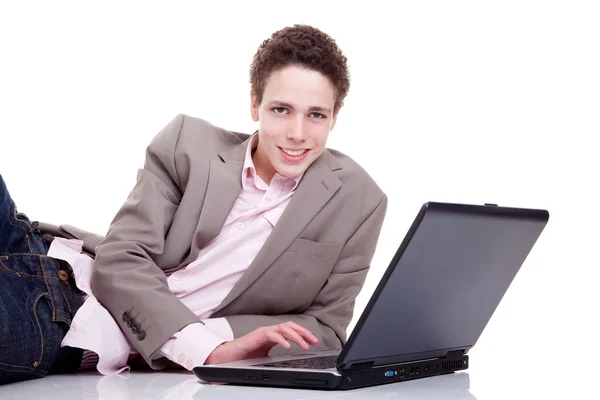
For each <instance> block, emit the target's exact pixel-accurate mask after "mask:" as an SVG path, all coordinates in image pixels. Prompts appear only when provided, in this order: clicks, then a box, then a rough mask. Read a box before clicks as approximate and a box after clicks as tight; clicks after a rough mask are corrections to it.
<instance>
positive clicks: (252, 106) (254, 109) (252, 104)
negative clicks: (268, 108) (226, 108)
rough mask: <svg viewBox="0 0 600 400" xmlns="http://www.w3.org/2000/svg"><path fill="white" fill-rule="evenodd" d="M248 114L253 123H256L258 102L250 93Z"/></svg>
mask: <svg viewBox="0 0 600 400" xmlns="http://www.w3.org/2000/svg"><path fill="white" fill-rule="evenodd" d="M250 114H251V115H252V119H253V120H254V122H258V119H259V117H258V102H257V101H256V96H254V95H253V94H252V93H250Z"/></svg>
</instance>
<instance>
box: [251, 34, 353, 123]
mask: <svg viewBox="0 0 600 400" xmlns="http://www.w3.org/2000/svg"><path fill="white" fill-rule="evenodd" d="M346 62H347V58H346V56H344V55H343V54H342V51H341V50H340V49H339V47H338V46H337V44H336V43H335V40H333V39H332V38H331V37H330V36H329V35H327V34H326V33H324V32H322V31H320V30H318V29H317V28H314V27H312V26H308V25H294V26H293V27H285V28H283V29H281V30H279V31H277V32H275V33H273V34H272V35H271V37H270V38H269V39H266V40H265V41H264V42H262V44H261V45H260V46H259V48H258V50H257V51H256V54H254V57H253V58H252V64H251V65H250V84H251V90H252V95H254V96H256V101H257V102H258V103H259V104H260V103H261V102H262V97H263V92H264V90H265V85H266V83H267V79H268V78H269V77H270V76H271V74H272V73H273V72H275V71H278V70H280V69H282V68H285V67H288V66H290V65H296V66H300V67H303V68H307V69H310V70H313V71H317V72H320V73H322V74H323V75H325V76H326V77H327V78H329V80H330V81H331V83H332V84H333V86H334V87H335V89H336V101H335V106H334V112H337V111H339V109H340V108H341V107H342V105H343V104H344V98H345V97H346V95H347V94H348V90H349V89H350V73H349V72H348V66H347V64H346Z"/></svg>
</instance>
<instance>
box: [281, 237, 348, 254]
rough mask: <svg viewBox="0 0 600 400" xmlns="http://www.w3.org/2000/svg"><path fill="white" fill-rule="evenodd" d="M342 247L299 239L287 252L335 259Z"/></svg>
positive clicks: (335, 244)
mask: <svg viewBox="0 0 600 400" xmlns="http://www.w3.org/2000/svg"><path fill="white" fill-rule="evenodd" d="M339 247H340V245H339V244H337V243H332V244H330V243H320V242H314V241H312V240H308V239H302V238H298V239H296V240H294V242H293V243H292V244H291V246H290V247H289V248H288V250H287V251H290V252H292V253H294V252H299V253H303V254H308V255H311V256H315V257H320V258H334V257H336V256H337V252H338V249H339Z"/></svg>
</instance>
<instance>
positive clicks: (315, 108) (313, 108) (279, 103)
mask: <svg viewBox="0 0 600 400" xmlns="http://www.w3.org/2000/svg"><path fill="white" fill-rule="evenodd" d="M269 105H270V106H280V107H287V108H290V109H292V110H295V109H296V107H294V106H293V105H292V104H291V103H286V102H285V101H278V100H274V101H271V102H270V103H269ZM308 111H319V112H322V113H331V109H329V108H327V107H319V106H310V107H309V108H308Z"/></svg>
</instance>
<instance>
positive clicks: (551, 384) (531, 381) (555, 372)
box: [0, 359, 600, 400]
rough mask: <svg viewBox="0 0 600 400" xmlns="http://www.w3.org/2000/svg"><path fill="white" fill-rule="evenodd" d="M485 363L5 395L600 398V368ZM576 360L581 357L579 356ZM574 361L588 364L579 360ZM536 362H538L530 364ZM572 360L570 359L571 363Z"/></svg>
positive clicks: (148, 375)
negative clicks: (386, 378) (398, 373)
mask: <svg viewBox="0 0 600 400" xmlns="http://www.w3.org/2000/svg"><path fill="white" fill-rule="evenodd" d="M537 361H538V362H537V363H536V362H535V361H533V360H532V361H525V360H521V362H520V363H519V362H517V363H515V364H512V365H511V364H503V363H498V362H495V363H494V362H490V363H483V365H479V366H477V367H475V368H473V366H472V367H471V368H470V369H469V370H468V371H467V372H460V373H456V374H450V375H443V376H437V377H432V378H423V379H417V380H414V381H407V382H399V383H394V384H388V385H381V386H374V387H370V388H363V389H355V390H350V391H317V390H306V389H280V388H261V387H250V386H247V387H246V386H233V385H223V384H207V383H203V382H201V381H199V380H198V379H197V378H195V377H194V376H193V375H192V374H191V373H187V372H133V373H126V374H123V375H120V376H101V375H99V374H93V373H85V374H77V375H54V376H51V377H47V378H43V379H36V380H31V381H27V382H19V383H13V384H9V385H4V386H0V399H1V400H17V399H18V400H25V399H26V400H37V399H39V400H42V399H43V400H52V399H57V400H58V399H60V400H75V399H77V400H88V399H90V400H91V399H93V400H130V399H134V400H142V399H152V400H173V399H177V400H191V399H218V400H228V399H243V400H258V399H260V400H271V399H285V400H300V399H302V400H309V399H310V400H312V399H323V400H326V399H344V400H358V399H361V400H363V399H385V400H387V399H391V398H394V399H403V400H404V399H405V400H412V399H419V400H434V399H445V400H446V399H453V400H460V399H468V400H475V399H476V400H496V399H498V400H506V399H510V400H515V399H536V400H537V399H546V398H562V399H569V400H571V399H600V389H599V387H600V385H598V384H597V383H596V382H597V381H598V380H597V379H594V377H595V375H596V373H597V370H596V371H594V369H593V368H590V367H592V365H589V364H588V365H589V367H588V368H585V369H577V368H572V369H571V368H564V366H565V365H566V364H562V365H561V364H560V363H555V364H550V363H548V362H546V361H545V360H543V359H539V360H537ZM573 361H576V360H575V359H573ZM573 365H582V366H583V364H580V363H574V364H573ZM527 366H531V367H532V368H526V367H527ZM567 366H568V365H567Z"/></svg>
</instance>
